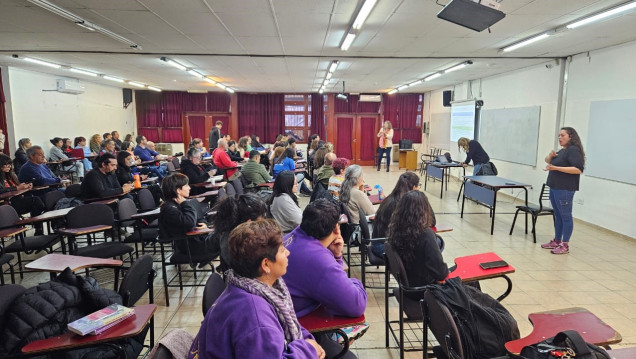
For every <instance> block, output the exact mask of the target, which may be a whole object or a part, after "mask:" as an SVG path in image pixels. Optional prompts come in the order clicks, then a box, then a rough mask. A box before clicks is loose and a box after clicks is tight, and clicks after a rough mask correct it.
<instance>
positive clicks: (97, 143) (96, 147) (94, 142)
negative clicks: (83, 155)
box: [89, 133, 102, 154]
mask: <svg viewBox="0 0 636 359" xmlns="http://www.w3.org/2000/svg"><path fill="white" fill-rule="evenodd" d="M89 146H90V149H91V152H93V153H94V154H98V153H99V151H101V150H102V136H100V135H99V134H98V133H96V134H94V135H93V136H91V140H90V142H89Z"/></svg>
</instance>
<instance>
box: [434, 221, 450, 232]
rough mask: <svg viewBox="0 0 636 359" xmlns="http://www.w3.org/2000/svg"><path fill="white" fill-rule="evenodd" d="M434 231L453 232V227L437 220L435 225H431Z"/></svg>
mask: <svg viewBox="0 0 636 359" xmlns="http://www.w3.org/2000/svg"><path fill="white" fill-rule="evenodd" d="M431 229H432V230H433V232H435V233H444V232H452V231H453V227H452V226H451V225H450V224H448V223H439V222H437V223H436V224H435V226H433V227H431Z"/></svg>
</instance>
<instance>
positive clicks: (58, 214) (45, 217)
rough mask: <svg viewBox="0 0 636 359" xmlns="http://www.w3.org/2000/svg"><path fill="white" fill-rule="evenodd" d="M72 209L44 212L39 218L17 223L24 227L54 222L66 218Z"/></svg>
mask: <svg viewBox="0 0 636 359" xmlns="http://www.w3.org/2000/svg"><path fill="white" fill-rule="evenodd" d="M72 209H73V208H62V209H56V210H54V211H48V212H44V213H42V214H41V215H39V216H35V217H30V218H25V219H21V220H19V221H17V222H16V224H19V225H24V224H31V223H38V222H48V221H52V220H54V219H59V218H63V217H65V216H66V215H67V214H68V212H70V211H71V210H72Z"/></svg>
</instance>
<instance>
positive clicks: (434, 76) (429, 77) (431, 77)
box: [424, 72, 442, 81]
mask: <svg viewBox="0 0 636 359" xmlns="http://www.w3.org/2000/svg"><path fill="white" fill-rule="evenodd" d="M440 76H442V74H441V73H440V72H436V73H434V74H432V75H430V76H427V77H425V78H424V81H431V80H434V79H436V78H438V77H440Z"/></svg>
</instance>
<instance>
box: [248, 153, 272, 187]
mask: <svg viewBox="0 0 636 359" xmlns="http://www.w3.org/2000/svg"><path fill="white" fill-rule="evenodd" d="M260 161H261V153H260V152H258V150H252V151H251V152H250V159H249V161H247V163H246V164H244V165H243V167H241V173H242V174H243V176H245V180H246V181H247V183H248V184H252V185H255V184H259V183H265V182H268V181H269V180H271V179H272V176H270V175H269V172H267V170H266V169H265V166H263V165H262V164H261V163H260Z"/></svg>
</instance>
